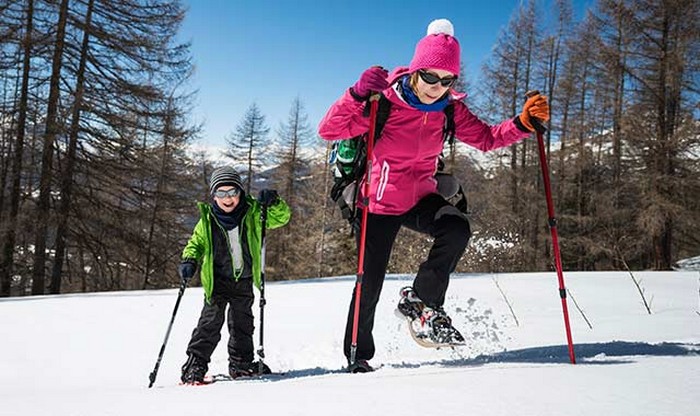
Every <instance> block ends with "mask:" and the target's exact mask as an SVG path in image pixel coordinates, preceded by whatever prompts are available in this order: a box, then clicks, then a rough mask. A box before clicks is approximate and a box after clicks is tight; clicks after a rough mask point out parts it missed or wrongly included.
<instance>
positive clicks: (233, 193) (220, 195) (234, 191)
mask: <svg viewBox="0 0 700 416" xmlns="http://www.w3.org/2000/svg"><path fill="white" fill-rule="evenodd" d="M240 193H241V190H240V189H238V187H234V188H233V189H229V190H228V191H221V190H217V191H214V196H215V197H217V198H222V199H223V198H226V197H227V196H229V197H231V198H233V197H235V196H238V195H239V194H240Z"/></svg>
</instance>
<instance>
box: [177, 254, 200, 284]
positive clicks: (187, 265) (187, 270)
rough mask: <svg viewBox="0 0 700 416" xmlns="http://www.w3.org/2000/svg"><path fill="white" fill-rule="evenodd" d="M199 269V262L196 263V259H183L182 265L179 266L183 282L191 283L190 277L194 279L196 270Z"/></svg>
mask: <svg viewBox="0 0 700 416" xmlns="http://www.w3.org/2000/svg"><path fill="white" fill-rule="evenodd" d="M196 269H197V263H195V261H194V260H191V259H187V260H183V261H181V262H180V267H179V272H180V279H182V283H184V284H187V283H189V281H190V279H192V276H194V271H195V270H196Z"/></svg>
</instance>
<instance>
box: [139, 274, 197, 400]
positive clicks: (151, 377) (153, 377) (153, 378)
mask: <svg viewBox="0 0 700 416" xmlns="http://www.w3.org/2000/svg"><path fill="white" fill-rule="evenodd" d="M185 287H187V282H186V281H185V280H184V279H183V280H182V281H181V282H180V292H178V294H177V301H176V302H175V309H173V316H171V317H170V323H169V324H168V330H167V331H165V340H163V345H162V346H161V347H160V352H159V353H158V360H157V361H156V366H155V367H154V368H153V371H152V372H151V374H150V375H149V376H148V379H149V380H150V383H148V388H149V389H150V388H151V387H153V383H155V382H156V376H157V375H158V368H160V361H161V360H162V359H163V353H164V352H165V345H166V344H167V343H168V338H170V330H171V329H173V322H175V314H176V313H177V308H179V307H180V300H181V299H182V295H183V294H184V293H185Z"/></svg>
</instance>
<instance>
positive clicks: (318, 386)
mask: <svg viewBox="0 0 700 416" xmlns="http://www.w3.org/2000/svg"><path fill="white" fill-rule="evenodd" d="M634 275H635V278H637V280H638V281H639V282H640V286H641V288H642V289H643V290H644V295H645V296H646V298H647V302H650V304H651V311H652V314H648V313H647V311H646V309H645V307H644V304H643V301H642V298H641V297H640V294H639V291H638V290H637V288H636V286H635V285H634V282H633V281H632V279H631V277H630V275H629V274H628V273H622V272H595V273H593V272H590V273H589V272H565V274H564V277H565V279H566V284H567V288H568V289H569V292H570V296H569V298H568V307H569V315H570V321H571V328H572V334H573V341H574V343H575V345H576V349H575V351H576V357H577V361H578V363H577V364H576V365H571V364H569V362H568V361H569V358H568V352H567V348H566V337H565V331H564V321H563V317H562V310H561V309H562V308H561V300H560V299H559V295H558V286H557V279H556V274H555V273H519V274H478V275H476V274H465V275H455V276H453V278H452V280H451V283H450V288H449V291H448V297H447V301H446V305H445V306H446V310H447V311H448V313H449V314H450V315H451V316H452V318H453V321H454V323H455V326H457V327H458V328H460V329H461V330H462V332H463V334H464V335H465V337H466V338H467V339H468V341H469V343H468V346H467V347H464V348H461V349H458V350H454V351H453V350H432V349H425V348H421V347H419V346H417V345H416V344H415V343H414V342H413V341H412V340H411V338H410V336H409V334H408V330H407V328H406V325H405V323H404V322H403V321H402V320H401V319H399V318H397V317H396V316H395V315H394V311H393V310H394V307H395V303H396V301H397V299H398V291H399V289H400V288H401V287H403V286H405V285H408V284H410V281H411V278H410V277H409V276H406V275H392V276H388V277H387V280H386V282H385V285H384V290H383V293H382V297H381V300H380V304H379V306H378V310H377V319H376V323H375V331H374V332H375V340H376V343H377V355H376V356H375V358H374V359H373V360H372V361H371V363H372V364H373V365H374V366H377V367H379V368H378V369H377V371H375V372H374V373H368V374H347V373H344V372H342V371H340V370H341V368H342V367H343V365H344V364H345V360H344V357H343V354H342V352H341V351H342V349H341V345H342V336H343V332H344V325H345V317H346V313H347V306H348V303H349V302H350V295H351V291H352V287H353V286H354V284H355V278H354V276H341V277H336V278H326V279H314V280H305V281H294V282H269V283H268V284H267V286H266V288H267V290H266V298H267V306H266V308H265V345H264V346H265V353H266V360H265V361H266V363H268V364H269V365H270V366H271V367H272V368H273V369H274V370H278V371H282V372H286V374H285V375H284V376H282V377H279V378H278V379H276V380H274V381H270V380H267V381H263V380H248V381H236V382H222V383H217V384H214V385H210V386H179V385H178V381H179V371H180V366H181V365H182V364H183V363H184V361H185V353H184V351H185V348H186V345H187V341H188V340H189V336H190V334H191V331H192V329H193V328H194V326H195V324H196V321H197V319H198V317H199V312H200V309H201V305H202V299H203V293H202V290H201V288H188V289H187V290H186V291H185V295H184V297H183V299H182V303H181V304H180V309H179V311H178V314H177V316H176V320H175V324H174V326H173V329H172V333H171V335H170V339H169V342H168V344H167V348H166V351H165V355H164V357H163V361H162V363H161V367H160V371H159V374H158V378H157V380H156V383H155V386H154V387H153V388H151V389H149V388H148V375H149V373H150V372H151V371H152V370H153V367H154V365H155V361H156V358H157V356H158V352H159V350H160V347H161V345H162V342H163V338H164V335H165V331H166V328H167V324H168V322H169V319H170V316H171V314H172V310H173V307H174V305H175V300H176V297H177V290H176V289H175V290H158V291H141V292H112V293H97V294H78V295H59V296H42V297H26V298H9V299H2V300H0V316H2V317H3V319H2V320H1V321H0V333H2V336H3V338H2V342H0V368H1V369H2V371H1V372H0V385H1V386H2V389H0V402H1V403H2V405H0V415H23V416H33V415H42V416H43V415H52V416H60V415H66V416H68V415H70V416H79V415H91V416H92V415H168V416H174V415H197V414H202V415H206V414H256V415H312V416H314V415H323V416H326V415H328V414H332V415H333V416H341V415H394V414H418V415H419V414H426V415H427V414H435V415H490V416H500V415H519V416H522V415H538V416H550V415H551V416H553V415H557V416H559V415H616V416H620V415H634V416H642V415H653V416H660V415H676V416H682V415H697V414H698V400H697V398H698V397H699V396H700V292H699V290H698V289H699V288H698V286H699V284H700V280H699V277H700V274H699V273H697V272H692V271H676V272H636V273H634ZM499 287H500V289H501V291H502V292H501V291H499ZM502 293H503V294H502ZM504 296H505V297H504ZM572 296H573V297H572ZM506 299H507V301H508V302H509V303H510V306H511V307H512V309H513V312H514V313H511V310H510V308H509V307H508V303H506ZM573 300H575V301H576V303H577V305H578V307H577V306H575V305H574V303H573ZM579 308H580V310H579ZM257 310H258V304H257V302H256V306H255V311H256V312H257ZM584 315H585V319H584ZM516 318H517V323H516ZM586 321H588V322H590V324H591V326H592V328H590V327H589V325H588V323H587V322H586ZM256 323H257V320H256ZM226 340H227V334H224V337H223V338H222V341H221V342H220V344H219V347H218V348H217V350H216V351H215V353H214V356H213V357H212V363H210V372H211V373H222V372H225V371H226V366H227V357H226V348H225V345H226V344H225V343H226ZM257 343H258V334H257V333H256V335H255V344H256V346H257Z"/></svg>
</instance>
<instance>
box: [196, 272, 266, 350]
mask: <svg viewBox="0 0 700 416" xmlns="http://www.w3.org/2000/svg"><path fill="white" fill-rule="evenodd" d="M254 300H255V297H254V295H253V282H252V280H251V279H240V280H239V281H238V282H234V283H233V285H232V290H230V293H228V294H226V295H222V294H214V295H213V296H212V299H211V304H208V303H207V302H206V301H205V302H204V307H203V308H202V314H201V315H200V317H199V322H198V323H197V327H196V328H195V329H194V331H193V332H192V338H191V339H190V343H189V345H188V346H187V355H196V356H197V357H199V358H201V359H203V360H205V361H206V362H209V360H210V358H211V355H212V353H213V352H214V349H215V348H216V345H217V344H218V343H219V341H220V340H221V328H222V327H223V325H224V318H226V315H227V313H226V312H227V311H226V307H227V306H228V332H229V340H228V356H229V360H234V361H236V362H243V363H247V362H252V361H253V331H254V329H255V326H254V323H253V302H254Z"/></svg>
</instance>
